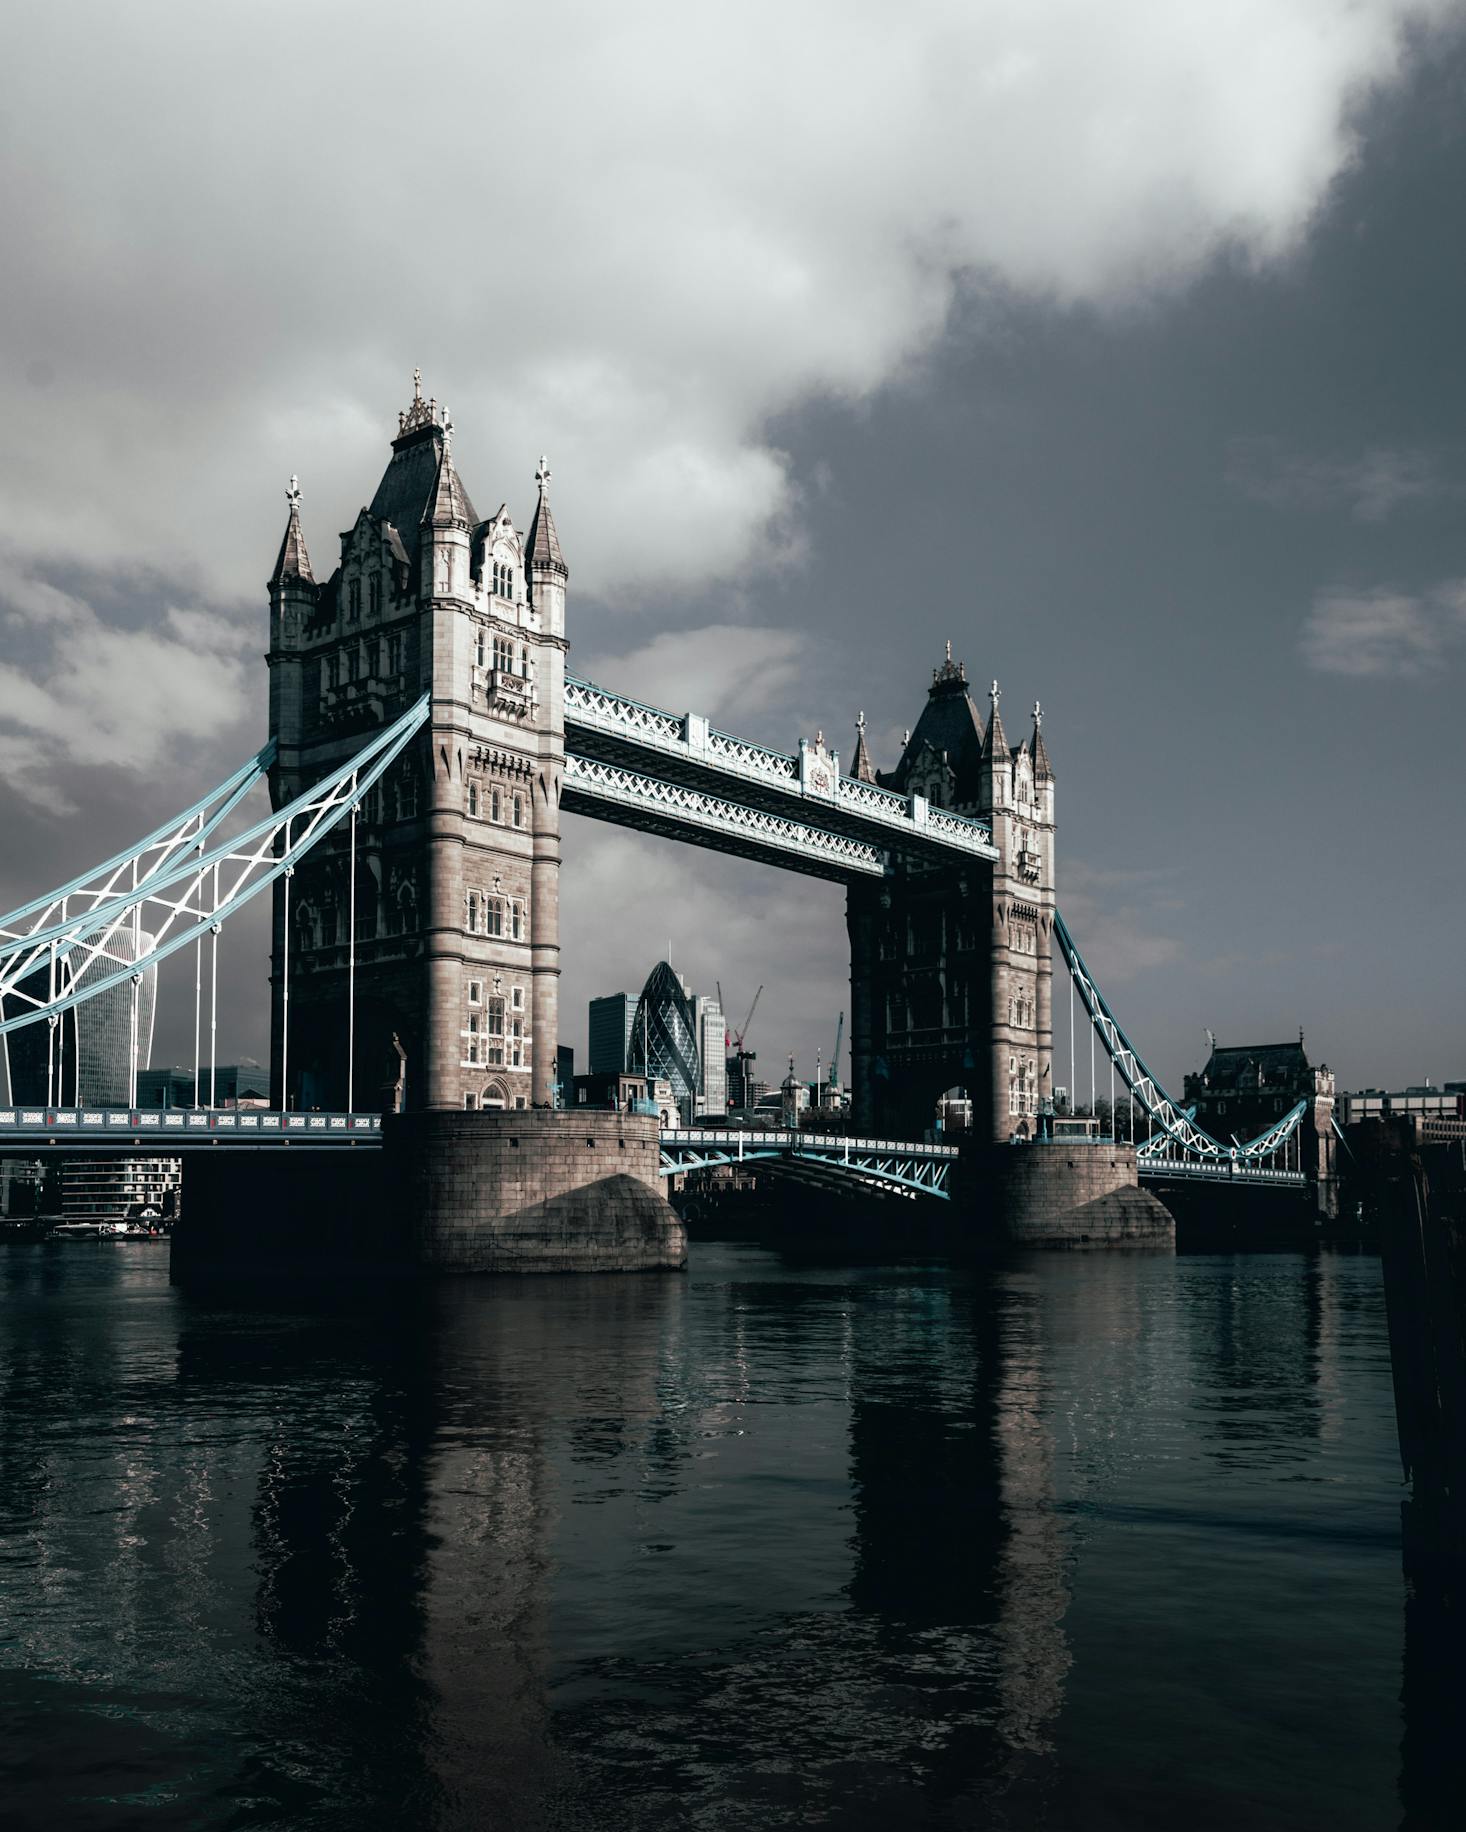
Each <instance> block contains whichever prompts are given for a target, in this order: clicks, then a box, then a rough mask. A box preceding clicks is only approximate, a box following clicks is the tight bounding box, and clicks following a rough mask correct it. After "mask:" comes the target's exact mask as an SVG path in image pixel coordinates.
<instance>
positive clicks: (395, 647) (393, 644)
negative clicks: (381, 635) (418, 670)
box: [387, 636, 402, 674]
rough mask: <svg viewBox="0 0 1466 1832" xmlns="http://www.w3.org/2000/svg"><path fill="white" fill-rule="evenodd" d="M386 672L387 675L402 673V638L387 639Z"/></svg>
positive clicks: (391, 637)
mask: <svg viewBox="0 0 1466 1832" xmlns="http://www.w3.org/2000/svg"><path fill="white" fill-rule="evenodd" d="M387 672H388V674H401V672H402V638H401V637H400V636H389V637H388V638H387Z"/></svg>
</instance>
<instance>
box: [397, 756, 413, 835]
mask: <svg viewBox="0 0 1466 1832" xmlns="http://www.w3.org/2000/svg"><path fill="white" fill-rule="evenodd" d="M397 818H398V819H399V820H403V821H410V820H415V819H416V818H417V777H416V776H415V775H414V774H413V771H412V766H411V765H410V764H409V765H407V766H406V767H405V768H404V769H403V771H402V775H401V777H400V778H399V779H398V783H397Z"/></svg>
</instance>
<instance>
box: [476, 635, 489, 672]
mask: <svg viewBox="0 0 1466 1832" xmlns="http://www.w3.org/2000/svg"><path fill="white" fill-rule="evenodd" d="M487 647H488V645H487V642H486V641H485V638H484V633H483V631H482V630H480V631H479V632H478V633H477V635H475V637H474V639H473V659H474V661H475V662H476V663H477V665H478V666H479V667H480V668H482V667H483V665H484V655H485V652H486V650H487Z"/></svg>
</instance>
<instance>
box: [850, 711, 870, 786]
mask: <svg viewBox="0 0 1466 1832" xmlns="http://www.w3.org/2000/svg"><path fill="white" fill-rule="evenodd" d="M850 774H851V775H852V776H853V777H854V778H855V779H856V781H857V782H874V781H875V779H876V769H875V765H874V764H873V763H872V762H871V760H870V752H869V751H868V750H867V749H866V747H865V714H864V713H863V712H862V713H858V714H857V715H856V719H855V756H854V758H853V759H852V761H851V764H850Z"/></svg>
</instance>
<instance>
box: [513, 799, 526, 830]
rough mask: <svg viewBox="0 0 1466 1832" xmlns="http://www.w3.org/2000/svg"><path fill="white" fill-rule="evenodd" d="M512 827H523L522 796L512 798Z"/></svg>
mask: <svg viewBox="0 0 1466 1832" xmlns="http://www.w3.org/2000/svg"><path fill="white" fill-rule="evenodd" d="M514 825H515V826H516V827H522V826H523V825H524V797H523V796H522V795H516V796H515V797H514Z"/></svg>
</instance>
